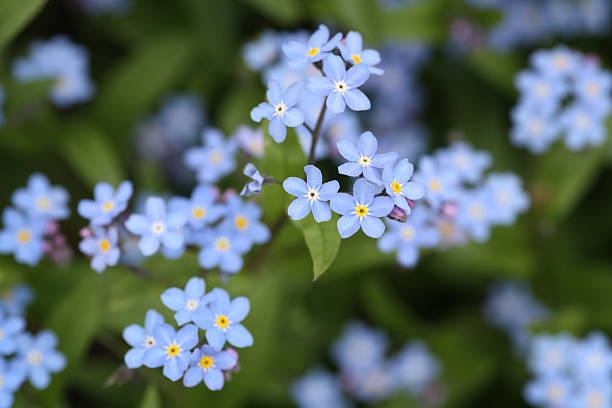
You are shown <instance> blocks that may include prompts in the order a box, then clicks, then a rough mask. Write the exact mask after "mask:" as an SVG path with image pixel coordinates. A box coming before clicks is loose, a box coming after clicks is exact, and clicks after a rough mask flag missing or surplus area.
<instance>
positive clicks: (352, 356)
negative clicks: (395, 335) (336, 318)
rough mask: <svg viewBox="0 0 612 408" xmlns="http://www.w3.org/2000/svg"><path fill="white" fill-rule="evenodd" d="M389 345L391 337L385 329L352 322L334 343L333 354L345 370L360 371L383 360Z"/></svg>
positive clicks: (339, 365) (337, 362)
mask: <svg viewBox="0 0 612 408" xmlns="http://www.w3.org/2000/svg"><path fill="white" fill-rule="evenodd" d="M388 347H389V339H388V338H387V335H386V334H385V333H384V332H383V331H381V330H376V329H373V328H371V327H368V326H366V325H365V324H363V323H360V322H351V323H349V324H348V325H346V326H345V327H344V330H343V331H342V335H341V336H340V338H339V339H337V340H336V341H334V343H333V344H332V346H331V354H332V358H333V359H334V361H335V362H336V364H338V367H340V369H341V370H342V371H343V372H359V371H364V370H366V369H368V368H371V367H373V366H376V365H378V364H379V363H380V362H381V361H383V360H384V357H385V353H386V352H387V349H388Z"/></svg>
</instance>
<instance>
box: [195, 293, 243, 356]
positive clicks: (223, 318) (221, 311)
mask: <svg viewBox="0 0 612 408" xmlns="http://www.w3.org/2000/svg"><path fill="white" fill-rule="evenodd" d="M250 308H251V306H250V303H249V300H248V299H247V298H245V297H237V298H235V299H234V300H230V297H229V295H228V294H227V292H226V291H225V290H223V289H219V288H215V289H213V291H212V292H211V297H210V303H209V304H208V306H204V307H201V308H200V309H199V310H198V313H197V314H196V315H195V319H194V320H195V323H196V324H197V325H198V327H199V328H200V329H202V330H206V340H207V341H208V344H210V345H211V346H212V347H214V348H216V349H217V350H220V349H222V348H223V345H224V344H225V342H226V341H227V342H228V343H229V344H231V345H232V346H234V347H239V348H242V347H250V346H252V345H253V336H252V335H251V333H250V332H249V331H248V330H247V329H246V328H245V327H244V326H243V325H242V324H240V322H242V321H243V320H244V319H245V318H246V317H247V315H248V314H249V310H250Z"/></svg>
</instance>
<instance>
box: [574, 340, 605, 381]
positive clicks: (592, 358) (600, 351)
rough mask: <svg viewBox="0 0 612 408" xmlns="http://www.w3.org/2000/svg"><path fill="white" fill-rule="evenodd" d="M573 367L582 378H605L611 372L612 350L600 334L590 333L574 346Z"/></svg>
mask: <svg viewBox="0 0 612 408" xmlns="http://www.w3.org/2000/svg"><path fill="white" fill-rule="evenodd" d="M574 365H575V367H576V369H577V370H576V371H577V372H578V374H579V375H581V376H583V377H584V378H607V377H608V376H609V374H610V372H612V349H610V342H609V341H608V339H607V337H606V336H605V335H604V334H602V333H591V334H590V335H589V336H588V337H587V338H586V339H585V340H583V341H581V342H580V343H578V344H577V345H576V349H575V352H574Z"/></svg>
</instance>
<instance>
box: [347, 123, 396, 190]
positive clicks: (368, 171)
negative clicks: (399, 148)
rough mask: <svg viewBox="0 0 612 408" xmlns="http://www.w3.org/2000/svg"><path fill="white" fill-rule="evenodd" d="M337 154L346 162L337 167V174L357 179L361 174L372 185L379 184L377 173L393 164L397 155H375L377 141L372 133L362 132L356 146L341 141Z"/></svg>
mask: <svg viewBox="0 0 612 408" xmlns="http://www.w3.org/2000/svg"><path fill="white" fill-rule="evenodd" d="M337 146H338V152H340V154H341V155H342V157H344V158H345V159H346V160H348V161H349V162H348V163H344V164H342V165H340V167H338V173H340V174H345V175H347V176H351V177H358V176H360V175H361V174H363V176H364V177H365V178H366V179H367V180H368V181H371V182H372V183H376V184H381V183H382V181H381V179H380V174H379V171H378V170H376V169H382V168H384V167H385V166H389V165H391V164H393V162H394V161H395V160H396V159H397V153H394V152H391V153H384V154H376V150H377V149H378V141H377V140H376V136H374V134H373V133H372V132H363V133H362V134H361V136H359V142H358V143H357V145H355V143H353V142H352V141H350V140H349V139H347V138H344V139H341V140H340V141H339V142H338V143H337Z"/></svg>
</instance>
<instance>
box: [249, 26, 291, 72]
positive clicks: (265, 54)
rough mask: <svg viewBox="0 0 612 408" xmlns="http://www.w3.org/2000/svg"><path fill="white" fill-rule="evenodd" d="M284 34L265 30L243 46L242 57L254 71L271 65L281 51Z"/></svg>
mask: <svg viewBox="0 0 612 408" xmlns="http://www.w3.org/2000/svg"><path fill="white" fill-rule="evenodd" d="M282 40H283V38H282V35H280V34H278V33H275V32H274V31H270V30H267V31H264V32H263V33H262V34H261V35H260V36H259V37H257V39H256V40H253V41H250V42H248V43H246V44H245V45H244V47H242V58H244V62H246V64H247V66H248V67H249V68H250V69H252V70H253V71H260V70H262V69H264V68H266V67H268V66H269V65H271V64H272V63H273V62H274V61H275V60H276V59H277V58H278V54H279V53H280V48H281V43H282Z"/></svg>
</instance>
